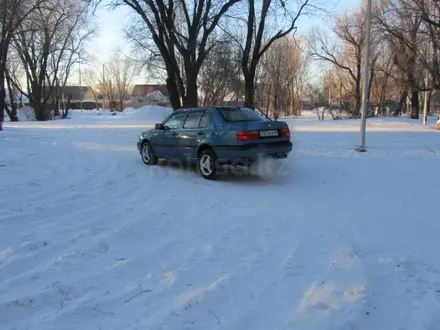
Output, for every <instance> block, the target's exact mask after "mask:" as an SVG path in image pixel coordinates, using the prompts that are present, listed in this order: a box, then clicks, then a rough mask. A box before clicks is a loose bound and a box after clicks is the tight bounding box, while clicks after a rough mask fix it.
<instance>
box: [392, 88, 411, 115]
mask: <svg viewBox="0 0 440 330" xmlns="http://www.w3.org/2000/svg"><path fill="white" fill-rule="evenodd" d="M407 96H408V92H407V91H404V92H403V93H402V96H401V97H400V100H399V104H398V105H397V107H396V109H395V110H394V114H393V115H394V117H397V116H399V115H400V114H401V113H402V109H403V106H404V103H405V99H406V97H407Z"/></svg>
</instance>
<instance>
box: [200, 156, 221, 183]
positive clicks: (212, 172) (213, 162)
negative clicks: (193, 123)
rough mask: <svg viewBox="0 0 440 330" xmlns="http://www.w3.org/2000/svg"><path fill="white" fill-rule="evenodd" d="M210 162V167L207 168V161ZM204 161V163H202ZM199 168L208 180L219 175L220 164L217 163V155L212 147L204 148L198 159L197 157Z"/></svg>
mask: <svg viewBox="0 0 440 330" xmlns="http://www.w3.org/2000/svg"><path fill="white" fill-rule="evenodd" d="M206 161H207V162H209V164H210V167H209V169H208V168H207V165H208V164H206V163H205V162H206ZM202 162H203V163H202ZM197 168H198V170H199V172H200V175H201V176H202V177H203V178H205V179H208V180H215V179H217V177H218V165H217V156H216V155H215V153H214V152H213V151H212V150H211V149H205V150H203V151H202V152H201V153H200V155H199V157H198V159H197Z"/></svg>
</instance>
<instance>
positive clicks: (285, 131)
mask: <svg viewBox="0 0 440 330" xmlns="http://www.w3.org/2000/svg"><path fill="white" fill-rule="evenodd" d="M281 136H282V137H290V129H289V128H282V129H281Z"/></svg>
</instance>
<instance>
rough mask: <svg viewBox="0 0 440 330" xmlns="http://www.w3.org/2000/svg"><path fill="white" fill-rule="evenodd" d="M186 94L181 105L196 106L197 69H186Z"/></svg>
mask: <svg viewBox="0 0 440 330" xmlns="http://www.w3.org/2000/svg"><path fill="white" fill-rule="evenodd" d="M185 74H186V95H185V97H184V99H183V106H184V107H187V108H191V107H197V103H198V102H197V101H198V100H197V71H196V70H195V68H188V70H186V73H185Z"/></svg>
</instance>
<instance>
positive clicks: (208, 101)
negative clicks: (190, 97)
mask: <svg viewBox="0 0 440 330" xmlns="http://www.w3.org/2000/svg"><path fill="white" fill-rule="evenodd" d="M239 56H240V54H239V52H238V51H237V49H235V48H234V45H233V43H231V41H230V40H229V41H228V40H227V39H226V40H225V41H224V42H220V43H218V44H217V45H216V46H215V47H214V48H213V50H212V51H211V52H210V54H209V55H208V56H207V58H206V60H205V61H204V63H203V65H202V67H201V69H200V75H199V86H200V103H201V104H202V105H219V104H222V103H223V102H224V101H225V99H226V97H228V96H230V99H234V96H235V95H231V91H233V83H234V81H235V80H236V79H237V77H239V76H240V73H241V72H240V65H239ZM232 94H234V93H232Z"/></svg>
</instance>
